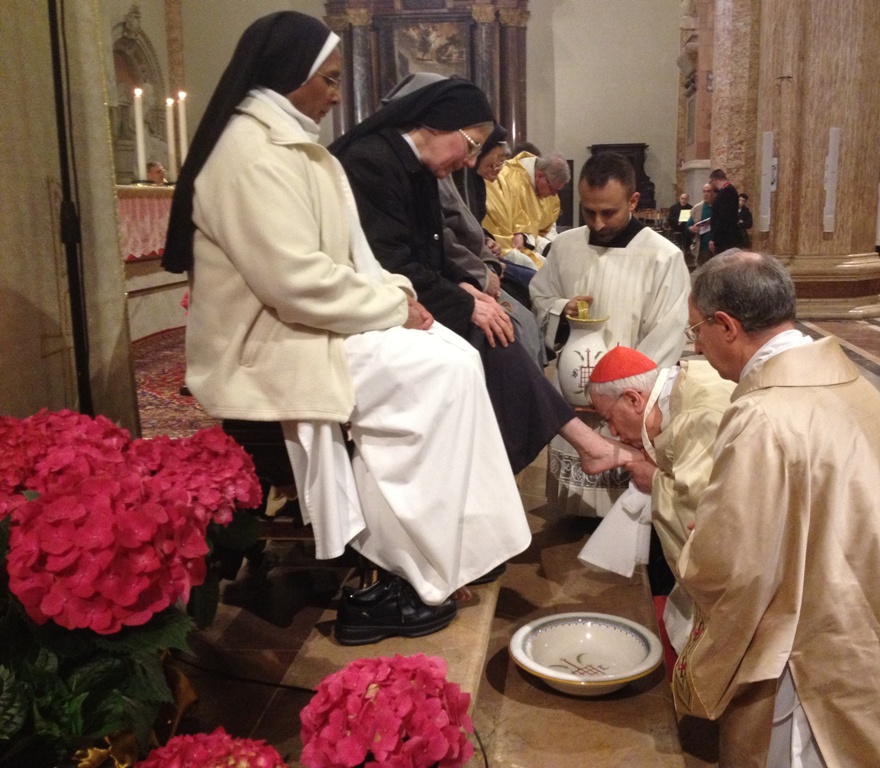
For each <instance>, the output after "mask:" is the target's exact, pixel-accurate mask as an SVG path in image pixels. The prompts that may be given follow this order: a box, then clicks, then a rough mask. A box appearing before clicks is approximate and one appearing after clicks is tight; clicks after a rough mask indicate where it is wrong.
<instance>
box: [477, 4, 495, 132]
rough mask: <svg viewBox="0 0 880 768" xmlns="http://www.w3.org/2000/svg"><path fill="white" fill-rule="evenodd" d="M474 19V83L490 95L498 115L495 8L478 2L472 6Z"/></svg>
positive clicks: (493, 107)
mask: <svg viewBox="0 0 880 768" xmlns="http://www.w3.org/2000/svg"><path fill="white" fill-rule="evenodd" d="M471 15H472V16H473V19H474V31H473V46H472V50H473V61H474V65H473V73H474V83H475V84H476V85H477V86H479V87H480V88H481V89H482V91H483V93H485V94H486V95H487V96H488V97H489V103H490V104H491V105H492V109H493V110H494V111H495V115H496V116H497V115H498V106H499V103H500V98H499V90H500V88H499V77H498V73H499V66H498V27H497V26H496V25H495V8H494V7H493V6H491V5H485V4H482V3H477V4H475V5H474V6H473V8H471Z"/></svg>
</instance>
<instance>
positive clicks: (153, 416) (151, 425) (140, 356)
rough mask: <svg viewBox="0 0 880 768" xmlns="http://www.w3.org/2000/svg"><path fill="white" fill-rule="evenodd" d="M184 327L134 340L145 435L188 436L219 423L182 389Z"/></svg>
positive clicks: (135, 372)
mask: <svg viewBox="0 0 880 768" xmlns="http://www.w3.org/2000/svg"><path fill="white" fill-rule="evenodd" d="M184 331H185V329H184V328H182V327H181V328H171V329H169V330H167V331H160V332H159V333H154V334H152V335H151V336H147V337H145V338H143V339H138V340H137V341H135V342H133V343H132V351H133V354H134V375H135V381H136V382H137V396H138V410H139V411H140V417H141V434H142V436H143V437H156V436H157V435H168V436H169V437H185V436H187V435H191V434H193V432H197V431H198V430H200V429H203V428H204V427H213V426H214V425H215V424H217V423H218V421H217V420H216V419H212V418H211V417H210V416H208V414H207V413H205V411H204V410H203V409H202V407H201V406H200V405H199V404H198V403H197V402H196V400H195V398H194V397H190V396H187V395H182V394H181V392H180V389H181V387H182V386H183V381H184V371H185V368H186V364H185V362H184V351H183V337H184Z"/></svg>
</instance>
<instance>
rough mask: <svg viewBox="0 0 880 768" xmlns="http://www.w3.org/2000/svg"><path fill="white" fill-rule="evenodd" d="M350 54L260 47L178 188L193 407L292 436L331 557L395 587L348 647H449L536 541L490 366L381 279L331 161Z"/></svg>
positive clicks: (198, 144)
mask: <svg viewBox="0 0 880 768" xmlns="http://www.w3.org/2000/svg"><path fill="white" fill-rule="evenodd" d="M338 44H339V38H338V37H337V36H336V35H335V34H334V33H332V32H331V31H330V30H329V29H328V28H327V27H326V26H325V25H324V24H323V23H321V22H320V21H318V20H317V19H313V18H311V17H309V16H306V15H304V14H301V13H296V12H292V11H287V12H280V13H274V14H271V15H269V16H265V17H263V18H261V19H258V20H257V21H255V22H254V23H253V24H252V25H251V26H250V27H248V29H247V30H245V32H244V33H243V35H242V37H241V39H240V41H239V43H238V46H237V47H236V49H235V53H234V55H233V57H232V60H231V61H230V63H229V65H228V67H227V69H226V71H225V72H224V74H223V76H222V78H221V80H220V82H219V84H218V85H217V88H216V90H215V92H214V95H213V96H212V97H211V100H210V102H209V104H208V107H207V109H206V111H205V114H204V117H203V118H202V120H201V122H200V124H199V127H198V130H197V131H196V134H195V137H194V139H193V142H192V144H191V146H190V150H189V152H188V154H187V159H186V162H185V163H184V166H183V168H182V169H181V174H180V178H179V180H178V183H177V186H176V188H175V193H174V198H173V201H172V210H171V217H170V222H169V227H168V237H167V242H166V246H165V253H164V257H163V266H164V267H165V268H166V269H168V270H170V271H173V272H188V273H189V279H190V291H189V315H188V317H187V329H186V364H187V370H186V384H187V386H188V387H189V389H190V391H191V392H192V394H193V395H194V396H195V397H196V398H197V400H198V401H199V402H200V403H201V405H202V406H203V407H204V408H205V410H206V411H207V412H208V413H209V414H210V415H212V416H214V417H216V418H219V419H239V420H250V421H263V422H280V424H281V427H282V430H283V433H284V438H285V446H286V449H287V454H288V457H289V460H290V463H291V466H292V468H293V474H294V477H295V480H296V486H297V489H298V492H299V498H300V502H301V508H302V511H303V516H304V519H305V520H306V522H311V525H312V530H313V533H314V536H315V551H316V555H317V557H318V558H319V559H327V558H334V557H338V556H340V555H341V554H342V553H343V551H344V550H345V547H346V546H351V547H352V548H353V549H354V550H356V551H357V552H359V553H360V554H362V555H363V556H364V558H366V559H367V560H368V561H370V562H371V563H373V564H375V565H377V566H379V568H381V569H382V574H381V575H380V577H379V578H378V579H377V580H376V581H375V583H373V584H371V585H369V586H367V587H365V588H364V589H361V590H357V591H344V592H343V595H342V597H341V600H340V603H339V609H338V613H337V620H336V624H335V634H336V638H337V639H338V640H339V642H340V643H342V644H345V645H360V644H365V643H372V642H376V641H379V640H381V639H383V638H386V637H392V636H396V635H399V636H403V637H419V636H422V635H426V634H430V633H432V632H436V631H438V630H440V629H442V628H443V627H445V626H446V625H447V624H449V622H450V621H452V619H453V618H454V617H455V615H456V604H455V602H454V600H452V599H450V596H451V595H452V594H453V593H454V592H455V590H456V589H458V588H459V587H461V586H462V585H464V584H467V583H468V582H471V581H474V580H476V579H480V578H482V577H483V576H484V575H485V574H486V573H487V572H491V571H492V570H493V569H495V568H496V567H498V566H499V565H500V564H502V563H503V562H505V561H506V560H507V559H509V558H510V557H512V556H513V555H515V554H517V553H518V552H521V551H522V550H523V549H524V548H525V547H526V546H527V545H528V543H529V541H530V538H531V536H530V531H529V527H528V525H527V522H526V519H525V514H524V511H523V507H522V502H521V500H520V496H519V493H518V491H517V487H516V483H515V481H514V479H513V476H512V474H511V471H510V466H509V463H508V461H507V459H506V457H505V455H504V445H503V443H502V440H501V436H500V434H499V430H498V426H497V424H496V422H495V416H494V412H493V410H492V405H491V402H490V401H489V398H488V396H487V394H486V387H485V380H484V375H483V371H482V368H481V365H480V359H479V356H478V355H477V354H476V353H475V352H474V350H473V348H472V347H471V346H470V345H469V344H467V343H466V342H465V341H464V340H463V339H460V338H459V337H458V336H456V335H455V334H453V333H451V332H449V331H448V330H447V329H445V328H443V327H442V326H441V325H440V324H439V323H435V322H434V320H433V317H432V316H431V314H430V312H428V311H427V310H426V309H425V307H424V306H423V305H422V304H421V303H420V302H419V301H418V300H417V298H416V293H415V291H414V290H413V287H412V283H411V282H410V281H409V280H408V279H407V278H406V277H404V276H402V275H400V274H392V273H390V272H386V271H385V270H383V269H382V268H381V266H380V265H379V264H378V262H377V261H376V259H375V257H374V256H373V253H372V251H371V250H370V247H369V245H368V243H367V240H366V238H365V237H364V233H363V229H362V228H361V225H360V222H359V220H358V215H357V208H356V206H355V203H354V197H353V195H352V192H351V189H350V187H349V184H348V181H347V179H346V177H345V173H344V172H343V170H342V168H341V166H340V165H339V163H338V162H337V161H336V159H335V158H334V157H333V156H332V155H331V154H330V153H329V152H328V151H327V150H326V149H325V148H324V147H322V146H321V145H320V144H318V143H317V139H318V132H319V127H318V123H319V122H320V121H321V120H322V119H323V118H324V117H325V116H326V115H327V114H328V113H329V112H330V110H331V109H332V108H333V107H334V106H335V105H336V104H338V103H339V102H340V99H341V96H340V93H341V91H340V78H341V77H342V55H341V53H340V51H339V48H338ZM459 138H460V139H461V137H459ZM461 140H462V141H463V139H461ZM346 438H347V439H349V440H350V441H351V443H352V444H353V446H354V452H353V455H352V456H350V455H349V452H348V446H347V445H346ZM438 471H442V473H443V482H442V483H439V482H438V481H437V473H438Z"/></svg>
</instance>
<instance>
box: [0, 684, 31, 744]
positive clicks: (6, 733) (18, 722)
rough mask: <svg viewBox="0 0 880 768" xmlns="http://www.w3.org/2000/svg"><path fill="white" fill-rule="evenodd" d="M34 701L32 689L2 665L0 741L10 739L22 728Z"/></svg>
mask: <svg viewBox="0 0 880 768" xmlns="http://www.w3.org/2000/svg"><path fill="white" fill-rule="evenodd" d="M32 701H33V697H32V696H31V693H30V690H29V689H28V687H27V686H26V685H24V684H22V683H19V682H18V681H17V680H16V679H15V673H14V672H13V671H12V670H10V669H7V668H6V667H0V741H9V740H10V739H11V738H12V737H13V736H15V734H17V733H18V732H19V731H20V730H21V729H22V727H23V726H24V724H25V722H26V721H27V719H28V716H29V714H30V707H31V703H32Z"/></svg>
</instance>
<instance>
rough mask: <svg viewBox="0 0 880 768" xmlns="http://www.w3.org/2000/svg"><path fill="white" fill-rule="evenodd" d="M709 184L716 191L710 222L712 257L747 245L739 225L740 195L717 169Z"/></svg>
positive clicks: (710, 175) (725, 175) (723, 173)
mask: <svg viewBox="0 0 880 768" xmlns="http://www.w3.org/2000/svg"><path fill="white" fill-rule="evenodd" d="M709 184H711V185H712V189H714V190H715V198H714V199H713V201H712V216H711V221H710V228H711V236H712V239H711V240H710V241H709V250H710V251H711V252H712V255H713V256H714V255H716V254H719V253H724V251H726V250H727V249H728V248H741V247H742V246H743V245H744V243H745V238H744V236H743V230H742V229H740V226H739V224H738V223H737V219H738V215H737V210H738V208H739V194H738V193H737V191H736V187H734V186H733V184H731V183H730V181H728V179H727V174H726V173H725V172H724V171H723V170H721V169H720V168H716V169H715V170H714V171H712V173H710V174H709Z"/></svg>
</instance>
